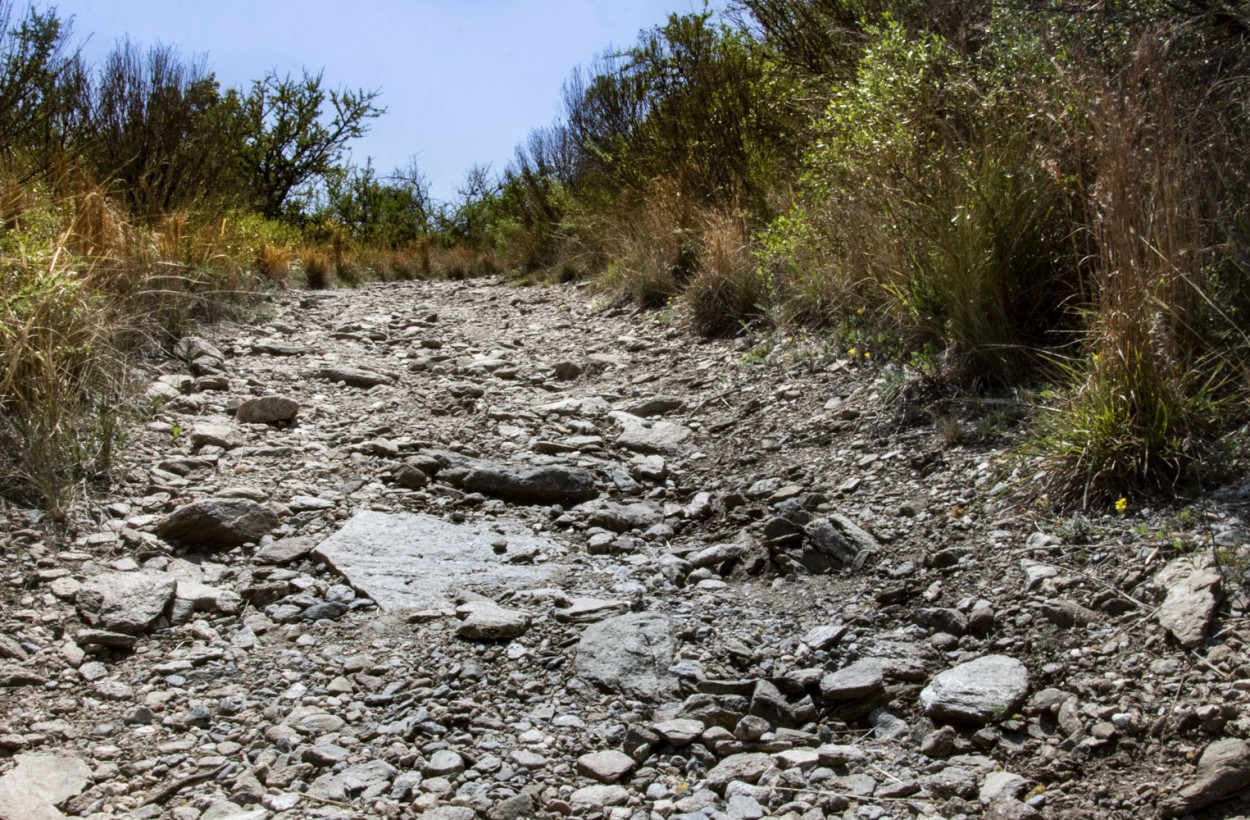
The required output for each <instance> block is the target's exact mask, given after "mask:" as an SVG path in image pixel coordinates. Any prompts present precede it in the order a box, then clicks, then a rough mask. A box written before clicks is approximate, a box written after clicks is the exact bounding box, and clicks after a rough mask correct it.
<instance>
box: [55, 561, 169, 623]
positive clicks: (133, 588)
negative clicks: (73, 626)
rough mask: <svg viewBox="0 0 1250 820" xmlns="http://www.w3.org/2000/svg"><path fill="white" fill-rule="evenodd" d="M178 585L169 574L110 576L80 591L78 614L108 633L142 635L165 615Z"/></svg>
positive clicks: (95, 579)
mask: <svg viewBox="0 0 1250 820" xmlns="http://www.w3.org/2000/svg"><path fill="white" fill-rule="evenodd" d="M177 586H178V582H177V580H176V579H175V578H174V577H173V576H172V575H168V574H166V573H158V572H107V573H104V574H102V575H96V576H95V577H93V578H89V579H87V581H85V582H84V583H83V585H82V587H81V588H80V589H79V590H78V597H77V600H76V603H77V605H78V614H79V615H80V616H81V617H82V619H83V620H84V621H86V622H87V623H88V624H90V625H91V626H94V627H97V628H99V629H102V630H105V631H107V632H124V633H126V634H127V635H139V634H142V633H143V632H146V631H147V630H148V628H149V627H150V626H151V625H152V624H153V623H155V621H156V619H157V618H159V617H161V616H162V615H164V614H165V612H166V610H167V609H168V608H169V605H170V603H171V602H172V601H173V599H174V592H175V590H176V589H177Z"/></svg>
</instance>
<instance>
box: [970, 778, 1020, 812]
mask: <svg viewBox="0 0 1250 820" xmlns="http://www.w3.org/2000/svg"><path fill="white" fill-rule="evenodd" d="M1028 786H1029V781H1027V780H1025V779H1024V778H1023V777H1021V776H1020V775H1018V774H1015V773H1013V772H990V773H989V774H988V775H986V776H985V782H983V783H982V784H981V792H980V794H979V795H978V799H980V801H981V802H982V803H983V804H986V805H989V804H990V803H993V802H994V801H996V800H1000V799H1002V798H1004V797H1010V798H1013V799H1016V800H1019V799H1020V795H1022V794H1024V790H1025V789H1026V788H1028Z"/></svg>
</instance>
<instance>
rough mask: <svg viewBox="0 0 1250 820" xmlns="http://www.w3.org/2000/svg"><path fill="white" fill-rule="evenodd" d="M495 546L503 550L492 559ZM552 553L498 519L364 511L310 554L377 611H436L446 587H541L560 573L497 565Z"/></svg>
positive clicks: (546, 543)
mask: <svg viewBox="0 0 1250 820" xmlns="http://www.w3.org/2000/svg"><path fill="white" fill-rule="evenodd" d="M499 529H502V530H503V532H499V531H498V530H499ZM500 541H503V542H506V544H507V549H506V551H504V552H503V553H496V548H497V545H498V542H500ZM558 548H559V545H558V544H557V543H556V542H555V541H552V540H551V539H549V538H542V537H539V536H535V535H534V534H533V533H532V532H528V531H526V530H524V529H521V528H520V527H517V526H508V525H506V524H501V522H498V521H495V522H491V523H490V524H489V525H487V524H453V523H451V522H449V521H444V520H443V519H441V518H435V517H434V516H430V515H420V514H413V513H398V514H391V513H381V512H373V511H365V512H359V513H357V514H356V515H354V516H352V518H351V520H349V521H348V522H347V523H346V524H344V525H343V527H342V529H340V530H339V531H338V532H336V533H335V534H334V535H331V536H330V537H329V538H327V539H326V540H324V541H322V542H321V543H320V544H318V545H317V548H316V549H315V550H314V551H313V553H314V554H315V555H316V556H318V557H319V558H321V559H322V560H324V561H326V562H327V563H329V564H331V565H332V566H333V567H334V568H335V569H336V570H338V571H339V572H340V573H342V574H343V575H344V576H345V577H346V578H347V580H348V583H349V584H351V586H353V587H354V588H355V589H356V590H358V591H359V592H361V593H363V594H365V595H367V596H368V597H370V598H372V599H373V600H374V601H375V602H377V604H378V606H380V607H382V608H383V609H387V610H396V609H431V608H434V607H436V606H440V605H443V604H445V603H446V602H447V599H448V595H447V592H448V591H449V590H452V589H465V588H470V589H485V590H490V589H499V588H508V589H521V588H525V587H532V586H541V585H543V584H545V583H547V582H549V581H550V580H551V579H553V578H554V577H556V576H557V575H559V574H560V573H561V572H562V571H563V570H564V569H565V567H564V566H563V565H557V564H540V565H528V564H508V563H504V561H506V560H507V556H508V553H511V552H517V551H520V550H523V549H532V550H534V551H536V552H538V553H543V552H554V551H555V550H557V549H558ZM501 559H502V560H501Z"/></svg>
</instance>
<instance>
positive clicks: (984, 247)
mask: <svg viewBox="0 0 1250 820" xmlns="http://www.w3.org/2000/svg"><path fill="white" fill-rule="evenodd" d="M868 32H869V34H870V35H871V37H872V39H871V42H870V43H869V45H868V46H866V48H865V50H864V54H863V57H862V58H861V60H860V63H859V70H858V74H857V76H856V78H855V80H854V81H853V82H849V83H847V84H845V85H840V86H837V87H835V88H834V89H833V91H832V94H831V97H830V101H829V103H828V105H827V107H826V108H825V110H824V112H823V114H822V115H821V116H820V117H819V118H818V119H817V120H816V121H815V122H814V123H813V125H812V128H813V130H814V135H815V138H814V141H813V145H812V147H811V148H810V149H809V150H808V151H807V153H806V155H805V158H804V172H803V174H802V176H801V178H800V198H799V202H798V204H797V206H796V207H795V208H794V209H793V210H792V211H791V212H790V213H789V214H786V215H785V216H783V217H780V218H778V219H777V220H776V221H775V222H774V223H773V226H772V227H771V229H770V230H769V231H768V232H767V233H766V234H765V236H764V238H763V242H762V250H763V254H762V255H763V261H764V265H765V268H766V270H767V273H768V275H769V277H770V279H771V281H772V283H773V286H774V288H775V289H776V291H777V295H778V299H779V301H780V302H781V304H782V312H783V313H784V314H786V315H789V316H792V317H799V318H804V319H805V318H809V317H824V318H825V319H826V320H827V321H828V320H830V319H836V317H837V316H839V315H842V316H845V315H848V314H850V313H852V312H857V311H861V310H863V309H865V308H866V309H868V311H869V313H870V315H874V316H878V317H882V319H883V321H885V322H887V323H888V324H889V325H891V326H892V327H893V329H894V330H895V331H897V332H899V333H902V334H904V335H905V336H908V337H910V338H911V340H912V343H914V344H920V343H923V342H936V343H940V344H943V345H945V346H946V347H947V349H948V352H949V354H950V360H951V361H952V362H954V363H955V364H956V365H957V375H958V376H959V377H960V378H961V379H965V380H968V379H971V380H979V379H991V380H1010V379H1013V378H1015V377H1016V376H1018V375H1019V374H1020V373H1021V372H1023V371H1024V370H1025V369H1026V368H1027V366H1028V364H1029V362H1030V361H1031V359H1032V356H1033V353H1034V346H1035V345H1036V344H1037V343H1038V342H1039V341H1040V340H1041V338H1042V337H1044V336H1045V334H1047V333H1048V332H1050V331H1052V330H1053V329H1054V326H1055V324H1056V322H1057V321H1058V320H1059V319H1060V318H1061V315H1060V314H1061V310H1060V309H1059V307H1058V306H1059V305H1061V304H1062V303H1063V299H1064V297H1065V295H1068V294H1071V293H1073V292H1075V290H1076V287H1077V283H1076V281H1075V276H1074V275H1073V274H1072V272H1071V267H1070V266H1069V265H1068V263H1067V261H1066V258H1067V257H1068V256H1069V254H1068V253H1067V252H1068V250H1069V245H1068V243H1067V240H1066V236H1067V233H1068V227H1067V226H1066V225H1065V224H1064V220H1063V217H1064V215H1065V208H1064V196H1065V192H1064V190H1063V187H1062V184H1061V180H1060V179H1057V178H1056V174H1055V173H1054V171H1053V169H1052V168H1051V167H1049V166H1048V164H1047V163H1046V161H1045V160H1046V152H1045V147H1044V145H1042V144H1041V143H1040V142H1039V140H1038V138H1037V134H1036V126H1035V125H1034V124H1033V122H1032V119H1033V118H1032V117H1031V116H1030V113H1031V107H1030V106H1031V105H1032V104H1033V102H1034V101H1033V100H1031V99H1028V98H1026V97H1025V96H1023V95H1021V94H1020V93H1016V92H1013V91H1011V90H1010V89H1007V88H1005V87H1004V86H1003V85H1002V84H1001V83H1002V81H1003V79H1004V78H996V77H995V76H994V75H993V74H992V73H991V72H988V71H986V70H984V69H983V68H982V67H981V65H980V64H978V63H976V62H974V61H973V60H972V59H971V58H970V57H968V56H966V55H963V54H961V53H959V52H957V51H956V50H954V49H953V48H952V47H951V46H950V45H949V44H948V43H947V42H946V41H945V40H943V39H942V38H940V37H937V36H936V35H932V34H912V33H909V32H907V31H905V30H904V29H903V28H902V27H901V26H900V25H898V24H897V23H895V22H893V21H890V20H886V21H885V22H884V23H883V24H882V25H880V26H876V27H870V28H869V29H868ZM982 59H985V57H984V56H983V57H982Z"/></svg>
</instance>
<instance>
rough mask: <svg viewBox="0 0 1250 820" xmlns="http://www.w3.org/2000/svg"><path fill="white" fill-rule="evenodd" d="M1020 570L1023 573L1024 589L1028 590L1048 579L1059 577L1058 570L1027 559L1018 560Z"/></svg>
mask: <svg viewBox="0 0 1250 820" xmlns="http://www.w3.org/2000/svg"><path fill="white" fill-rule="evenodd" d="M1020 569H1021V570H1022V571H1023V572H1024V588H1025V589H1026V590H1030V589H1032V588H1033V587H1035V586H1037V585H1038V584H1040V583H1041V582H1042V581H1045V580H1046V579H1048V578H1054V577H1056V576H1058V575H1059V568H1058V567H1053V566H1051V565H1050V564H1043V563H1040V562H1038V561H1033V560H1030V559H1028V558H1022V559H1020Z"/></svg>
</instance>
